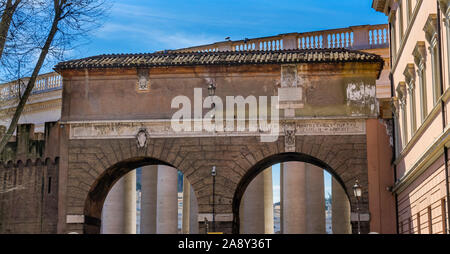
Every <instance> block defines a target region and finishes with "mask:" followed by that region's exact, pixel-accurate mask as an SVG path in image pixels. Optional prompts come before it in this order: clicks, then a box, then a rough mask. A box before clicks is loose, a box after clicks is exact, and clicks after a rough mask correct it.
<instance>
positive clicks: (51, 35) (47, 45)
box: [0, 1, 62, 152]
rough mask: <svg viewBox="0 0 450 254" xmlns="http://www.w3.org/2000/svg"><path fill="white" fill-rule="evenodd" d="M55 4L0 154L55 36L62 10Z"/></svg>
mask: <svg viewBox="0 0 450 254" xmlns="http://www.w3.org/2000/svg"><path fill="white" fill-rule="evenodd" d="M57 2H59V1H55V17H54V19H53V23H52V28H51V29H50V32H49V34H48V36H47V39H46V41H45V44H44V47H43V48H42V50H41V54H40V55H39V59H38V61H37V63H36V65H35V67H34V69H33V74H32V75H31V77H30V79H29V80H28V84H27V87H26V89H25V91H24V93H23V95H22V96H21V97H20V101H19V104H18V105H17V107H16V111H15V112H14V116H13V118H12V120H11V123H10V125H9V128H8V130H7V131H6V133H5V135H3V137H2V139H1V141H0V152H3V149H4V148H5V146H6V144H7V143H8V141H9V139H10V138H11V136H12V134H13V133H14V130H15V129H16V126H17V123H18V122H19V118H20V115H21V114H22V111H23V109H24V108H25V104H26V102H27V100H28V97H29V96H30V94H31V91H32V90H33V88H34V83H35V81H36V77H37V76H38V74H39V71H40V70H41V67H42V64H43V63H44V60H45V58H46V56H47V53H48V50H49V48H50V45H51V44H52V41H53V38H54V37H55V34H56V32H57V31H58V23H59V20H60V18H61V12H62V10H61V6H60V5H59V4H56V3H57ZM19 96H20V95H19Z"/></svg>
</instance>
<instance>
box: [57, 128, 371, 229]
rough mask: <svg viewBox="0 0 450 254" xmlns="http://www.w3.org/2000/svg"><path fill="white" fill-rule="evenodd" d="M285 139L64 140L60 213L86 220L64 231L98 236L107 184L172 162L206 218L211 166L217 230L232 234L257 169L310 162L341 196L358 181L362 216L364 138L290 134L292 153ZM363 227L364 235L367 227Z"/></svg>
mask: <svg viewBox="0 0 450 254" xmlns="http://www.w3.org/2000/svg"><path fill="white" fill-rule="evenodd" d="M284 141H285V138H284V136H281V137H279V138H278V140H277V141H275V142H271V143H262V142H260V138H259V137H258V136H240V137H239V136H234V137H233V136H207V137H180V138H176V137H175V138H150V139H149V141H148V145H147V147H146V149H138V148H137V146H136V140H135V139H125V138H124V139H90V140H79V139H73V140H69V144H68V150H69V154H70V155H71V156H69V158H68V167H67V169H66V170H67V175H68V178H67V184H66V188H65V189H64V190H65V191H66V193H65V195H66V197H67V198H66V202H67V205H66V211H65V214H63V215H64V216H65V217H66V218H68V217H69V216H73V215H78V216H84V218H83V220H82V221H74V222H73V223H69V222H68V223H66V225H65V226H66V229H65V232H71V231H73V232H79V233H81V232H85V233H96V232H98V228H99V218H100V214H101V206H102V204H103V200H104V198H105V197H106V193H107V192H108V191H109V188H110V186H111V185H112V184H113V183H114V181H116V180H117V179H118V178H120V176H122V175H124V174H125V173H126V172H128V171H130V170H131V169H134V168H136V167H139V166H144V165H151V164H165V165H170V166H172V167H174V168H177V169H178V170H180V171H181V172H182V173H183V174H184V175H185V176H186V178H187V179H188V181H189V182H190V183H191V185H192V188H193V189H194V191H195V195H196V197H197V200H198V213H199V216H200V217H202V216H203V217H206V218H210V217H211V215H212V211H213V209H212V202H211V201H212V192H213V186H212V185H213V181H212V177H211V168H212V167H213V166H216V169H217V176H216V185H215V214H216V219H217V224H216V227H217V230H218V231H219V230H220V231H221V232H225V233H232V232H236V231H233V227H235V226H234V225H236V223H235V221H236V217H235V216H233V214H235V211H234V210H233V204H234V202H235V201H234V200H235V197H236V196H237V195H236V193H240V192H242V191H243V190H244V189H245V188H244V187H245V184H246V183H247V182H248V181H249V179H252V177H254V176H255V175H256V173H257V172H258V170H259V169H260V168H263V167H265V166H269V165H271V164H273V163H275V162H281V161H283V160H301V161H309V162H311V163H312V164H315V165H318V166H323V167H324V168H328V169H330V171H331V172H332V173H333V174H334V176H335V177H336V178H338V179H341V184H342V185H343V186H345V189H346V191H347V193H349V192H350V191H351V187H352V186H353V184H354V180H355V178H358V180H359V181H360V183H361V185H362V186H363V190H364V194H365V195H364V196H365V197H366V198H365V199H364V200H363V201H362V204H361V211H362V212H363V213H368V210H369V209H368V198H367V192H368V187H367V183H368V180H367V179H368V172H367V160H366V156H367V155H366V135H365V134H364V133H360V134H353V135H309V136H300V135H299V136H295V152H293V153H286V152H285V142H284ZM350 200H351V203H352V204H355V202H356V200H355V199H354V198H353V197H351V196H350ZM64 219H65V218H64ZM208 220H209V221H211V220H210V219H208ZM64 221H66V220H64ZM200 221H202V220H200ZM233 221H234V223H233ZM199 227H200V228H199V232H204V225H203V223H199ZM364 227H366V230H367V231H368V223H367V225H365V226H364V225H363V228H364Z"/></svg>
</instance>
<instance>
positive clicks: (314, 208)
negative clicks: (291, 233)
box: [305, 163, 326, 234]
mask: <svg viewBox="0 0 450 254" xmlns="http://www.w3.org/2000/svg"><path fill="white" fill-rule="evenodd" d="M305 184H306V188H307V190H306V193H307V206H306V207H307V211H306V214H307V230H306V232H307V233H308V234H325V233H326V230H325V193H324V179H323V169H322V168H320V167H317V166H315V165H312V164H308V163H307V164H306V183H305Z"/></svg>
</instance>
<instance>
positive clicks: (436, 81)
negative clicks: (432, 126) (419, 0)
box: [423, 14, 441, 105]
mask: <svg viewBox="0 0 450 254" xmlns="http://www.w3.org/2000/svg"><path fill="white" fill-rule="evenodd" d="M423 30H424V31H425V37H426V39H427V41H428V43H429V44H430V47H429V48H428V50H429V51H430V55H431V69H432V73H433V77H432V78H433V89H432V90H433V105H436V103H437V102H438V99H439V97H440V96H441V88H440V72H441V70H440V69H439V49H438V46H437V43H438V41H437V40H438V34H437V15H436V14H430V16H428V19H427V22H426V24H425V27H424V28H423Z"/></svg>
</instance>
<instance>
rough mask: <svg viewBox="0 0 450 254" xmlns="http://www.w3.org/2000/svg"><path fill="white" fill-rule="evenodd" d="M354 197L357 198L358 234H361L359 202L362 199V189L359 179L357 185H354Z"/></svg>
mask: <svg viewBox="0 0 450 254" xmlns="http://www.w3.org/2000/svg"><path fill="white" fill-rule="evenodd" d="M353 195H355V197H356V211H357V213H358V234H361V217H360V211H359V200H360V199H361V197H362V188H361V185H359V182H358V179H356V181H355V185H353Z"/></svg>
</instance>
